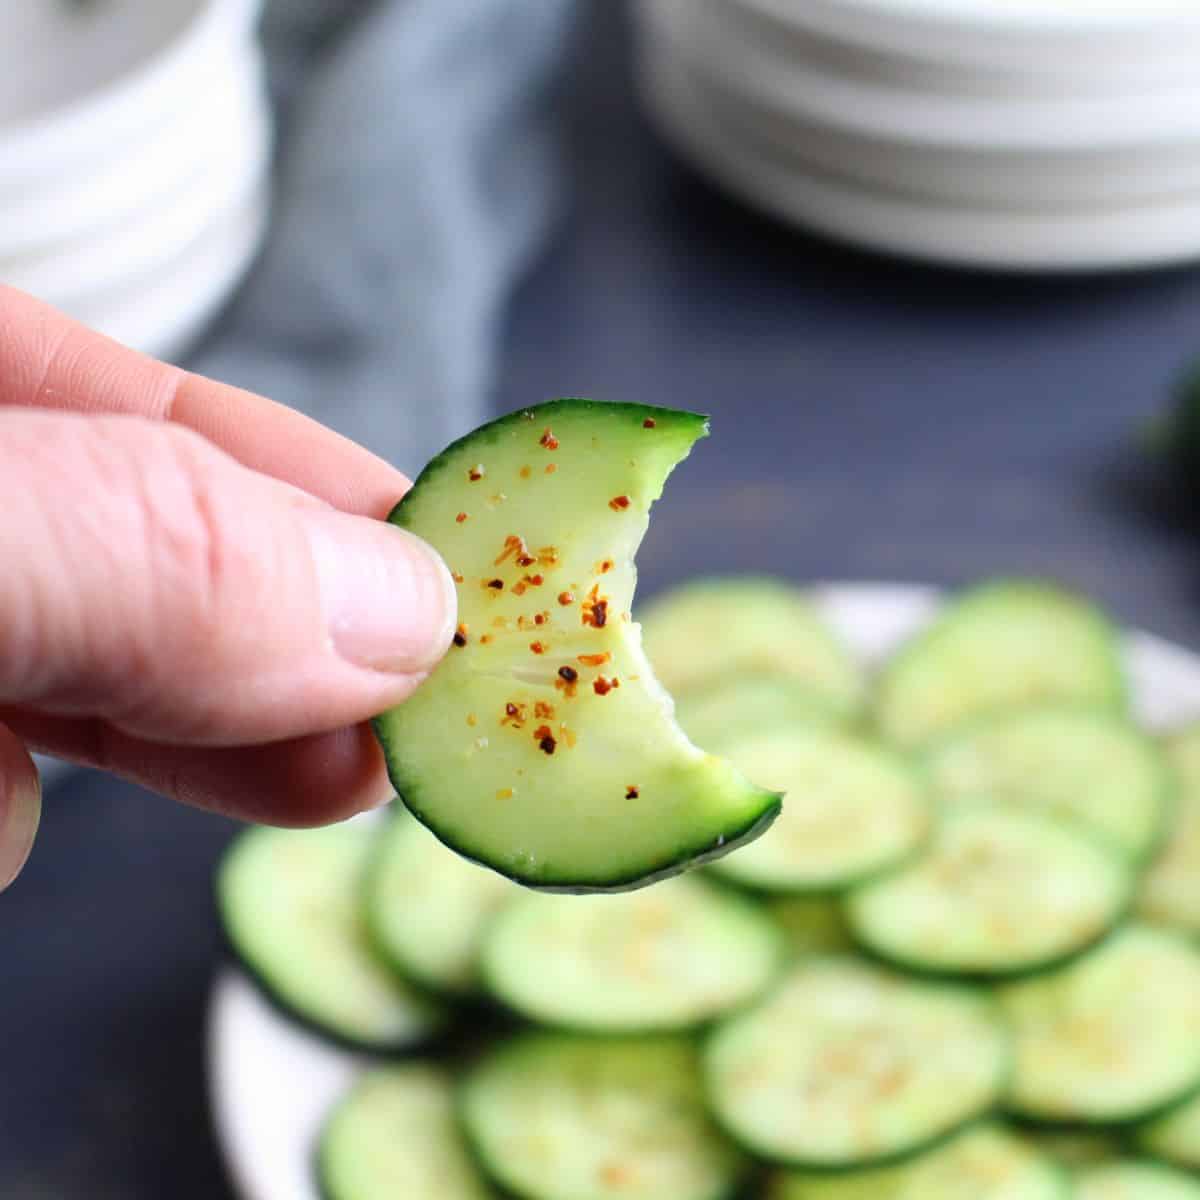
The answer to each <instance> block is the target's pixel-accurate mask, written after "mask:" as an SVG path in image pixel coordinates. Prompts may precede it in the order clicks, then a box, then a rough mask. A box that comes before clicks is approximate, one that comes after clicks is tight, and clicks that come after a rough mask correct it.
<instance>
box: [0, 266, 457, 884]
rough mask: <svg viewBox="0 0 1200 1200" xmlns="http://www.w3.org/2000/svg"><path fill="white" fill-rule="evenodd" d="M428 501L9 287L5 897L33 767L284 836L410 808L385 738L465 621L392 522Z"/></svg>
mask: <svg viewBox="0 0 1200 1200" xmlns="http://www.w3.org/2000/svg"><path fill="white" fill-rule="evenodd" d="M408 486H409V483H408V480H406V479H405V478H404V476H403V475H401V474H399V472H397V471H395V470H393V469H392V468H391V467H390V466H388V465H387V464H386V463H384V462H382V461H381V460H380V459H377V458H375V457H374V456H373V455H371V454H369V453H368V452H367V451H366V450H364V449H362V448H361V447H359V446H356V445H354V444H353V443H352V442H349V441H347V440H345V439H344V438H341V437H339V436H338V435H337V434H335V433H333V432H331V431H330V430H328V429H325V428H323V427H322V426H320V425H318V424H316V423H315V422H313V421H310V420H309V419H308V418H306V417H303V416H301V415H300V414H298V413H296V412H294V411H292V410H290V409H287V408H284V407H283V406H281V405H278V404H274V403H272V402H271V401H269V400H265V399H263V398H262V397H259V396H255V395H251V394H250V393H248V392H242V391H239V390H237V389H235V388H232V387H227V386H225V385H223V384H219V383H214V382H211V381H209V380H206V379H202V378H200V377H198V376H194V375H189V374H187V373H186V372H184V371H181V370H179V369H177V368H174V367H169V366H165V365H163V364H161V363H157V362H154V361H152V360H150V359H147V358H145V357H143V356H141V355H138V354H135V353H133V352H132V351H129V350H126V349H124V348H122V347H120V346H118V345H117V344H115V343H113V342H110V341H108V340H107V339H105V338H102V337H100V336H99V335H97V334H95V333H92V332H90V331H89V330H87V329H85V328H84V327H82V326H80V325H78V324H76V323H74V322H73V321H70V320H68V319H67V318H66V317H64V316H62V315H61V314H59V313H57V312H55V311H54V310H52V309H50V308H48V307H47V306H45V305H43V304H41V303H40V302H38V301H35V300H33V299H31V298H30V297H27V296H25V295H23V294H21V293H18V292H15V291H12V290H11V289H6V288H3V287H0V889H3V888H4V887H6V886H7V885H8V884H9V883H10V882H11V881H12V879H13V878H15V876H16V874H17V873H18V871H19V870H20V869H21V867H22V865H23V864H24V862H25V859H26V857H27V855H28V853H29V850H30V848H31V846H32V844H33V838H34V835H35V833H36V829H37V823H38V818H39V815H40V811H41V802H40V792H39V787H38V780H37V773H36V770H35V767H34V764H33V761H32V759H31V758H30V756H29V750H41V751H45V752H47V753H51V754H56V755H59V756H61V757H63V758H66V759H70V760H72V761H74V762H77V763H83V764H86V765H89V766H95V767H101V768H103V769H106V770H108V771H111V772H113V773H114V774H116V775H119V776H121V777H122V778H125V779H129V780H133V781H135V782H137V783H139V784H142V785H143V786H145V787H148V788H151V789H153V790H155V791H157V792H160V793H162V794H163V795H164V796H169V797H172V798H174V799H176V800H180V801H182V802H184V803H186V804H193V805H198V806H200V807H203V808H208V809H212V810H214V811H217V812H221V813H226V814H228V815H230V816H235V817H239V818H242V819H246V820H252V821H259V822H263V823H268V824H279V825H294V826H303V825H315V824H322V823H326V822H330V821H334V820H338V819H340V818H343V817H347V816H350V815H351V814H353V813H355V812H359V811H361V810H363V809H366V808H371V807H374V806H376V805H378V804H380V803H383V802H385V801H386V800H387V799H388V798H389V797H390V795H391V789H390V787H389V785H388V782H387V777H386V773H385V771H384V766H383V759H382V755H381V754H380V752H379V749H378V747H377V745H376V744H375V740H374V738H373V737H372V735H371V732H370V730H369V728H368V726H367V725H366V724H364V722H365V721H366V719H367V718H368V717H370V716H371V715H373V714H374V713H377V712H380V711H382V710H383V709H385V708H388V707H390V706H392V705H394V704H397V703H400V702H401V701H403V700H404V699H405V698H406V697H407V696H408V695H409V694H410V693H411V692H412V690H413V689H414V688H415V687H416V686H417V684H418V683H419V682H420V681H421V680H422V679H423V678H424V676H425V675H426V674H427V673H428V671H429V670H430V668H432V667H433V665H434V664H435V663H436V662H437V660H438V659H439V658H440V657H441V655H442V654H443V652H444V651H445V649H446V648H447V647H448V646H449V644H450V639H451V637H452V636H453V630H454V624H455V591H454V584H453V581H452V580H451V578H450V575H449V573H448V572H447V570H446V567H445V565H444V564H443V563H442V562H441V560H440V559H439V558H438V557H437V556H436V554H435V553H434V552H433V551H432V550H431V549H429V547H428V546H426V544H425V543H423V542H421V541H419V540H418V539H417V538H415V537H412V536H411V535H410V534H408V533H406V532H405V531H403V530H401V529H398V528H396V527H394V526H391V525H387V524H384V523H382V522H381V521H380V520H378V519H376V520H368V519H366V518H382V517H384V516H386V515H387V512H388V510H389V509H390V508H391V507H392V505H393V504H395V502H396V500H397V499H399V497H400V496H401V495H402V494H403V493H404V492H405V491H406V490H407V488H408Z"/></svg>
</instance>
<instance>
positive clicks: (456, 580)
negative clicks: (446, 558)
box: [450, 571, 463, 583]
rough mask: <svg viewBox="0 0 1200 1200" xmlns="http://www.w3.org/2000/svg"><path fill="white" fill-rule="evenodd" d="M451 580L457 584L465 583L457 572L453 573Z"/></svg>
mask: <svg viewBox="0 0 1200 1200" xmlns="http://www.w3.org/2000/svg"><path fill="white" fill-rule="evenodd" d="M450 578H451V579H453V580H454V582H455V583H462V581H463V577H462V576H461V575H460V574H459V573H458V572H457V571H451V573H450Z"/></svg>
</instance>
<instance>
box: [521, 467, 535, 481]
mask: <svg viewBox="0 0 1200 1200" xmlns="http://www.w3.org/2000/svg"><path fill="white" fill-rule="evenodd" d="M518 474H519V475H520V476H521V478H522V479H528V478H529V476H530V475H532V474H533V471H532V470H531V469H530V468H529V467H522V468H521V470H520V471H519V472H518Z"/></svg>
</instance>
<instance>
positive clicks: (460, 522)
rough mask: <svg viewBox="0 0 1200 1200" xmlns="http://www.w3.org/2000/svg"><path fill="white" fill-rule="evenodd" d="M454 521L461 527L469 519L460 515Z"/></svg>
mask: <svg viewBox="0 0 1200 1200" xmlns="http://www.w3.org/2000/svg"><path fill="white" fill-rule="evenodd" d="M454 519H455V520H456V521H457V522H458V523H459V524H460V525H461V524H462V523H463V522H464V521H465V520H466V519H467V514H466V513H459V514H458V516H457V517H455V518H454Z"/></svg>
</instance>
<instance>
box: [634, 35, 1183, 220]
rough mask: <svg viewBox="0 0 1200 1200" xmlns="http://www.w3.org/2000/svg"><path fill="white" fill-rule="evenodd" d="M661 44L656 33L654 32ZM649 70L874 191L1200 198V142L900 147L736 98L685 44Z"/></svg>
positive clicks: (737, 122) (1030, 198) (1051, 204)
mask: <svg viewBox="0 0 1200 1200" xmlns="http://www.w3.org/2000/svg"><path fill="white" fill-rule="evenodd" d="M648 36H649V37H650V38H651V39H655V38H656V35H653V34H651V35H648ZM645 53H646V54H647V56H648V57H649V59H650V60H651V62H652V66H651V67H650V69H652V70H654V71H656V72H658V73H660V74H662V75H663V76H664V77H665V79H664V82H665V83H666V85H667V86H672V85H674V86H677V87H683V88H688V89H691V90H692V91H693V92H694V93H695V94H696V95H697V97H698V98H699V100H700V101H701V102H703V103H704V105H705V106H706V107H707V108H709V109H710V110H711V111H713V112H714V113H715V114H717V115H719V116H720V117H721V118H723V120H724V121H725V122H726V123H728V124H729V125H730V126H731V127H733V128H737V129H739V130H741V131H742V132H743V133H744V134H745V136H746V137H747V138H749V139H751V140H752V141H756V142H758V143H760V144H761V145H764V146H766V147H768V148H769V149H770V150H773V151H774V152H777V153H779V154H781V155H785V156H790V157H793V158H795V159H796V161H797V162H798V164H799V166H800V168H801V169H814V170H817V171H822V172H825V173H828V174H832V175H835V176H840V177H842V178H844V179H846V180H848V181H850V182H853V183H858V184H861V185H864V186H866V187H869V188H872V189H883V190H888V191H894V192H898V193H901V194H903V195H907V196H910V197H912V198H913V199H918V200H919V199H922V198H924V199H926V200H929V201H931V202H934V203H939V204H940V203H952V204H958V205H962V206H964V207H982V208H990V209H997V208H1011V209H1014V210H1018V211H1021V210H1025V211H1029V210H1033V211H1035V212H1050V211H1054V210H1056V209H1063V208H1066V209H1074V210H1078V209H1080V208H1086V207H1099V206H1125V205H1129V204H1138V203H1143V202H1147V201H1151V202H1152V201H1156V200H1163V199H1170V198H1171V197H1174V196H1185V197H1186V196H1195V195H1198V194H1200V142H1198V143H1197V145H1196V146H1195V147H1193V148H1189V149H1181V150H1175V151H1174V152H1168V151H1163V150H1162V149H1159V148H1152V149H1149V150H1136V149H1123V150H1099V151H1095V150H1079V151H1074V152H1066V151H1061V152H1058V153H1047V152H1042V153H1037V152H1032V151H1013V150H1008V151H1003V150H987V149H976V148H970V147H964V146H959V145H953V146H945V147H939V146H934V145H929V144H926V143H919V144H913V143H905V142H895V141H892V140H890V139H888V138H887V137H885V136H883V135H876V136H866V135H864V134H860V133H848V132H846V131H845V130H844V129H838V128H834V127H831V126H829V125H827V124H825V123H824V122H823V121H822V120H821V118H819V117H817V118H814V117H808V116H805V115H802V114H800V113H799V112H798V111H796V110H795V109H794V108H792V109H788V108H786V107H785V106H783V105H780V104H776V103H772V102H770V101H769V100H766V99H763V98H760V97H758V96H751V95H749V94H747V93H744V92H741V91H739V90H738V89H737V88H736V87H735V86H733V85H731V84H730V83H729V80H728V78H727V77H726V76H724V75H722V74H719V73H716V72H712V71H711V68H710V66H709V64H708V63H707V62H704V61H694V60H693V59H692V58H690V57H689V55H688V51H687V48H686V46H684V45H679V46H674V45H667V44H666V43H665V41H663V40H662V39H657V40H652V42H651V44H650V45H648V46H647V47H646V49H645Z"/></svg>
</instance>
